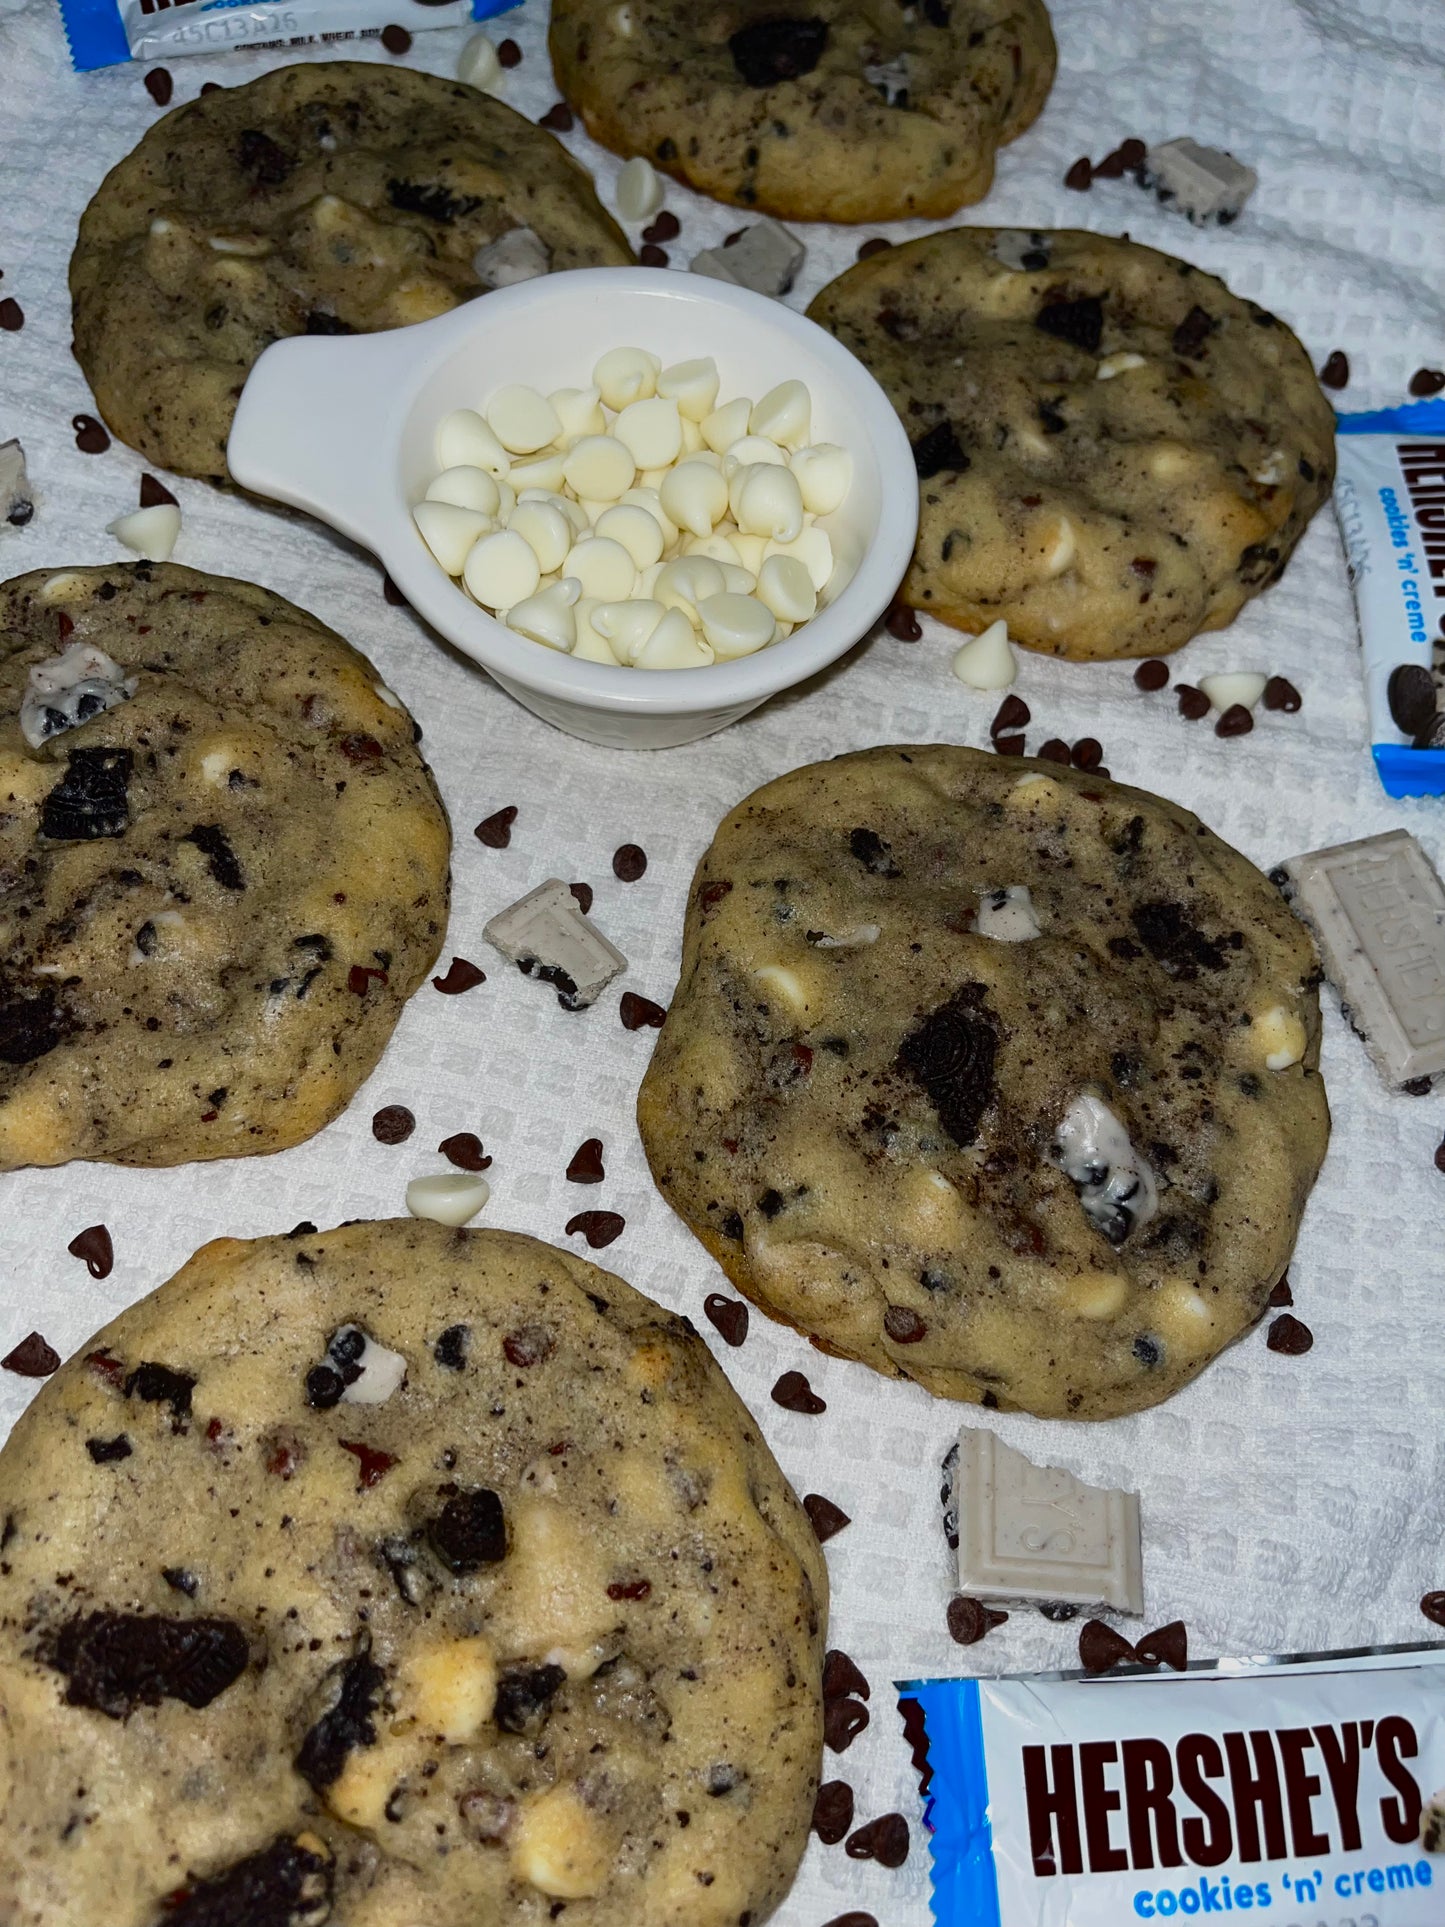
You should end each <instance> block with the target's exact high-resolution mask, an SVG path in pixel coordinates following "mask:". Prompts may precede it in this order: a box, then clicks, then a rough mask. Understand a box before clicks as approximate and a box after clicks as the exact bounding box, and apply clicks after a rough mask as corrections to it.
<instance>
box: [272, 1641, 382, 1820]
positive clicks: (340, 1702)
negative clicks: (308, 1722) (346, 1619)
mask: <svg viewBox="0 0 1445 1927" xmlns="http://www.w3.org/2000/svg"><path fill="white" fill-rule="evenodd" d="M336 1680H337V1691H336V1698H335V1700H334V1701H333V1702H332V1705H331V1707H330V1708H329V1710H328V1711H327V1712H325V1713H323V1714H322V1715H321V1718H320V1719H319V1720H317V1722H316V1724H315V1725H314V1726H313V1727H312V1728H311V1730H310V1732H309V1733H308V1734H307V1735H306V1737H305V1739H304V1740H303V1741H302V1742H301V1748H300V1751H299V1752H298V1753H297V1755H296V1760H295V1766H296V1771H297V1772H298V1773H299V1774H300V1775H301V1777H302V1779H303V1780H305V1781H306V1783H307V1785H308V1786H311V1787H314V1788H315V1789H316V1791H317V1792H318V1793H320V1792H323V1791H324V1790H325V1788H327V1787H329V1786H332V1785H333V1784H334V1783H335V1782H336V1781H337V1780H339V1779H340V1778H341V1775H342V1772H343V1771H344V1769H345V1766H346V1761H347V1756H348V1755H349V1754H351V1753H352V1752H354V1751H355V1749H356V1748H357V1747H359V1746H375V1745H376V1719H375V1715H376V1711H377V1708H378V1707H379V1705H380V1703H381V1689H382V1687H383V1686H384V1685H385V1684H386V1675H385V1674H384V1673H383V1672H382V1670H381V1668H380V1667H379V1666H376V1665H374V1664H373V1663H372V1658H371V1649H370V1645H369V1643H367V1644H365V1645H363V1647H362V1650H361V1651H360V1652H358V1653H355V1654H353V1656H352V1657H351V1658H350V1659H349V1660H347V1661H346V1662H345V1664H344V1665H343V1666H341V1667H340V1668H338V1669H337V1674H336Z"/></svg>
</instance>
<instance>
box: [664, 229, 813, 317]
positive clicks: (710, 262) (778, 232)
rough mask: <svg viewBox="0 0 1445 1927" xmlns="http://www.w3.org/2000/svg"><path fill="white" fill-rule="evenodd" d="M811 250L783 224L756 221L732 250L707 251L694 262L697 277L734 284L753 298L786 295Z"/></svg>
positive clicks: (733, 245) (693, 259)
mask: <svg viewBox="0 0 1445 1927" xmlns="http://www.w3.org/2000/svg"><path fill="white" fill-rule="evenodd" d="M807 254H808V250H807V249H806V248H805V247H804V246H803V244H802V242H801V241H800V240H799V239H798V237H797V235H796V234H790V233H789V231H788V229H787V228H785V227H784V226H783V225H782V223H781V222H780V221H769V220H762V221H755V222H754V223H753V225H752V226H751V227H750V228H746V229H744V231H743V233H742V236H741V238H740V239H738V240H736V241H734V242H733V244H732V246H731V247H730V248H729V247H722V248H705V249H704V250H703V252H702V253H701V254H696V255H694V256H693V258H692V262H691V267H692V272H693V273H694V274H706V275H710V276H711V277H712V279H713V280H714V281H731V282H732V283H733V284H734V286H736V287H739V288H751V289H752V291H753V293H754V294H768V295H772V296H773V297H774V298H777V297H778V296H781V295H785V294H787V293H788V291H789V290H790V289H791V287H792V285H793V283H794V282H795V281H796V280H797V278H798V273H799V270H800V269H801V268H802V265H803V262H804V261H805V260H806V258H807Z"/></svg>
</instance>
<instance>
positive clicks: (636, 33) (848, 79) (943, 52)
mask: <svg viewBox="0 0 1445 1927" xmlns="http://www.w3.org/2000/svg"><path fill="white" fill-rule="evenodd" d="M551 48H552V64H553V66H554V67H555V69H556V73H557V81H558V85H559V86H560V87H561V89H562V91H563V93H564V94H565V95H566V96H567V98H568V100H570V101H571V102H572V104H573V106H574V107H576V108H577V109H578V110H579V112H580V113H581V114H582V117H583V119H584V120H585V122H586V123H587V130H588V132H589V133H591V134H592V135H594V136H595V138H596V139H598V140H600V141H603V142H605V143H606V145H607V146H608V147H611V148H614V149H615V150H616V151H617V152H618V153H620V154H645V155H647V157H648V158H649V159H650V160H653V161H655V162H656V163H657V165H658V166H659V167H661V168H665V169H666V170H667V172H668V173H669V174H675V175H676V176H677V178H678V179H679V180H680V181H686V183H687V184H688V186H689V187H695V188H697V189H698V191H699V192H700V193H703V194H710V195H712V196H713V198H714V199H715V200H719V201H730V202H732V203H734V204H735V205H737V206H739V207H750V208H757V209H760V210H761V211H763V212H764V213H768V214H778V215H782V216H783V217H784V219H793V220H799V221H893V220H901V219H903V218H905V217H907V216H910V215H926V216H929V217H932V218H935V219H936V218H938V217H939V216H941V215H945V214H952V213H954V212H955V211H956V210H957V209H958V208H960V207H963V206H965V205H966V204H967V203H969V202H971V201H981V200H982V199H983V197H984V195H985V194H987V192H988V190H989V186H990V184H991V183H992V180H993V164H994V153H995V150H996V149H997V148H998V147H999V146H1000V145H1001V144H1002V143H1003V142H1005V141H1011V140H1014V139H1016V138H1017V137H1018V135H1020V134H1021V133H1023V131H1024V129H1025V128H1026V127H1028V126H1029V124H1030V123H1031V122H1032V121H1033V120H1034V119H1035V118H1036V116H1037V115H1038V113H1039V112H1040V110H1041V109H1042V107H1043V104H1044V101H1045V99H1046V97H1047V95H1048V91H1049V87H1050V86H1051V84H1052V82H1053V78H1054V37H1053V34H1052V32H1051V30H1050V27H1049V17H1048V14H1047V13H1046V12H1045V10H1044V7H1043V4H1042V0H922V5H921V6H917V7H914V6H908V7H903V6H900V5H898V4H897V0H876V4H870V5H868V6H867V7H863V6H860V5H859V4H858V0H815V3H814V4H810V5H809V6H808V7H807V9H806V10H805V11H804V12H801V13H799V14H796V15H794V14H787V15H785V14H780V13H779V11H778V8H777V6H776V4H774V0H730V3H729V4H728V5H725V6H721V7H697V6H690V5H687V4H685V0H623V4H620V5H619V4H618V3H617V0H553V7H552V23H551Z"/></svg>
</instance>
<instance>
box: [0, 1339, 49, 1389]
mask: <svg viewBox="0 0 1445 1927" xmlns="http://www.w3.org/2000/svg"><path fill="white" fill-rule="evenodd" d="M0 1366H3V1367H4V1369H5V1370H6V1371H7V1372H14V1373H15V1375H16V1376H17V1378H49V1376H50V1374H51V1373H52V1372H53V1371H57V1370H58V1369H59V1366H60V1353H59V1352H58V1351H56V1350H55V1348H54V1347H53V1346H51V1345H47V1344H46V1342H45V1340H44V1339H43V1338H42V1337H41V1336H40V1333H39V1332H29V1333H27V1334H26V1336H25V1337H24V1338H22V1339H21V1341H20V1343H19V1344H18V1345H17V1346H16V1347H15V1348H14V1350H13V1351H9V1352H7V1353H6V1354H5V1356H4V1357H3V1358H0Z"/></svg>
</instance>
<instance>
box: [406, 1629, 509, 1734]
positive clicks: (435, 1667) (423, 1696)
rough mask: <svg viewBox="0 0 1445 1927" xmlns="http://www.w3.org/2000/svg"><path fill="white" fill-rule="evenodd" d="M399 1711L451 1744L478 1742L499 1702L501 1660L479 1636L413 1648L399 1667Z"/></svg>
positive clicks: (438, 1641) (445, 1640)
mask: <svg viewBox="0 0 1445 1927" xmlns="http://www.w3.org/2000/svg"><path fill="white" fill-rule="evenodd" d="M399 1671H400V1679H399V1691H398V1694H397V1701H398V1705H397V1711H398V1712H399V1713H400V1714H401V1715H402V1717H403V1718H405V1719H413V1720H415V1721H416V1722H417V1724H418V1725H419V1726H420V1727H421V1728H422V1729H423V1730H424V1731H425V1732H426V1733H428V1734H435V1735H436V1736H437V1737H438V1738H439V1739H443V1740H445V1741H446V1743H447V1745H448V1746H464V1745H465V1744H466V1742H467V1741H468V1740H474V1739H477V1738H478V1737H479V1736H480V1735H481V1732H482V1729H483V1727H485V1725H486V1724H487V1722H488V1720H490V1719H491V1717H492V1709H493V1708H494V1707H495V1705H496V1701H497V1662H496V1660H495V1658H494V1657H493V1654H492V1649H491V1646H490V1645H489V1644H488V1642H487V1641H486V1640H485V1639H483V1638H482V1636H481V1635H480V1634H479V1633H472V1634H469V1635H464V1636H463V1637H462V1638H460V1639H440V1640H435V1641H433V1643H431V1644H429V1645H426V1646H420V1647H413V1648H412V1649H411V1651H410V1652H408V1654H407V1656H406V1658H405V1659H404V1660H403V1661H402V1663H401V1666H400V1669H399Z"/></svg>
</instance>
